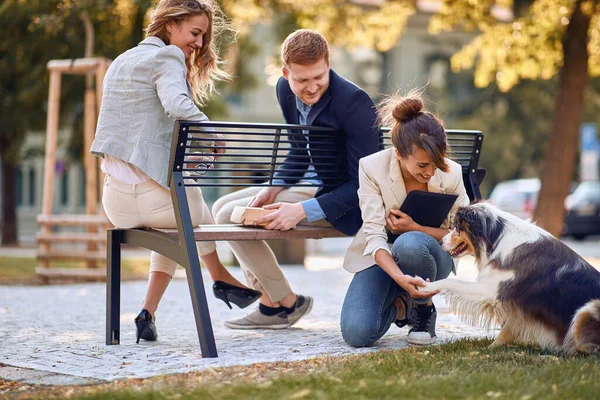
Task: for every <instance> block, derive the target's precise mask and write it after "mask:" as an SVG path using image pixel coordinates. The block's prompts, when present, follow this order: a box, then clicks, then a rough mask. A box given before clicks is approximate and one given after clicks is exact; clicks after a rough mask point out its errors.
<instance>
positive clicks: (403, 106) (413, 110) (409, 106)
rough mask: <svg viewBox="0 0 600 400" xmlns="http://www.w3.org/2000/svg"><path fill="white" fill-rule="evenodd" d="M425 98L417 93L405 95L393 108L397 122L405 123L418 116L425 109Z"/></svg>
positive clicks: (393, 114)
mask: <svg viewBox="0 0 600 400" xmlns="http://www.w3.org/2000/svg"><path fill="white" fill-rule="evenodd" d="M423 107H424V106H423V100H421V97H420V96H418V95H416V94H411V95H409V96H407V97H403V98H402V99H400V101H398V103H397V104H396V107H394V109H393V110H392V117H394V119H395V120H396V121H397V122H400V123H405V122H408V121H410V120H411V119H413V118H415V117H417V116H418V115H419V113H420V112H421V111H422V110H423Z"/></svg>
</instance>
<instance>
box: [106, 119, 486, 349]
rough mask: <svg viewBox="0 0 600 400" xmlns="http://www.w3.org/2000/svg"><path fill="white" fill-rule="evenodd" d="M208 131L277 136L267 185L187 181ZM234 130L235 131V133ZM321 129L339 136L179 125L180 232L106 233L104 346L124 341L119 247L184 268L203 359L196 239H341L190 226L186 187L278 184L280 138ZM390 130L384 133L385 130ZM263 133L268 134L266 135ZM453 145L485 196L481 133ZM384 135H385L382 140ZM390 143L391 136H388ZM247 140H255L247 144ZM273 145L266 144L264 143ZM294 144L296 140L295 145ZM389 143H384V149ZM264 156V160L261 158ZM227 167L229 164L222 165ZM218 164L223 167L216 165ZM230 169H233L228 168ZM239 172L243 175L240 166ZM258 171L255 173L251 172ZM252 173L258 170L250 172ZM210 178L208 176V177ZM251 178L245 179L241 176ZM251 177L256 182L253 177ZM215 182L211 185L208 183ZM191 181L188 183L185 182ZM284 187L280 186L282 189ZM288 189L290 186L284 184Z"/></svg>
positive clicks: (203, 304) (208, 333) (207, 323)
mask: <svg viewBox="0 0 600 400" xmlns="http://www.w3.org/2000/svg"><path fill="white" fill-rule="evenodd" d="M204 128H212V129H215V130H216V131H217V132H221V131H225V130H229V131H228V132H221V133H227V134H231V133H234V134H237V135H244V134H245V133H247V132H248V131H249V130H251V131H256V130H259V131H261V130H265V131H268V132H269V133H268V134H269V135H271V136H272V137H273V140H272V141H270V143H267V144H268V147H265V148H264V149H265V150H270V151H272V153H271V157H266V158H267V159H268V160H269V161H267V162H262V163H261V162H257V164H259V165H261V166H266V167H267V169H268V176H266V177H263V176H260V178H266V180H267V182H264V183H257V182H251V183H247V182H245V183H234V182H232V180H231V178H233V177H230V176H224V177H223V176H221V177H219V176H204V177H195V178H199V179H196V180H197V181H199V182H200V183H197V182H193V181H192V182H193V183H189V182H190V180H191V179H192V178H191V177H189V176H187V175H186V174H184V172H185V171H190V172H197V169H194V168H186V166H185V163H184V160H185V158H186V156H190V155H192V154H193V153H190V152H188V150H190V149H206V148H208V146H202V145H200V146H198V143H197V142H196V141H195V140H196V138H197V136H196V137H195V138H192V137H191V132H192V131H194V132H195V133H196V134H197V133H198V131H199V130H201V129H204ZM231 130H233V131H231ZM303 130H305V131H306V130H310V131H319V132H318V134H329V135H332V137H334V136H333V135H335V131H333V130H332V129H329V128H323V127H313V126H302V125H287V124H256V123H235V122H193V121H178V122H177V123H176V124H175V127H174V131H173V140H172V145H171V159H170V164H169V165H171V166H172V168H171V170H170V173H169V187H170V190H171V196H172V199H173V205H174V210H175V218H176V221H177V229H161V230H158V229H109V230H108V232H107V235H108V240H107V248H106V251H107V261H106V344H107V345H117V344H119V343H120V311H121V310H120V303H121V245H123V244H128V245H134V246H139V247H143V248H146V249H149V250H153V251H156V252H158V253H160V254H162V255H164V256H166V257H169V258H170V259H172V260H174V261H176V262H177V263H178V264H179V265H181V266H183V267H184V268H185V271H186V275H187V282H188V286H189V290H190V296H191V299H192V307H193V310H194V317H195V321H196V329H197V331H198V339H199V342H200V349H201V352H202V357H217V356H218V355H217V347H216V344H215V338H214V333H213V329H212V324H211V319H210V312H209V309H208V304H207V300H206V292H205V291H204V280H203V278H202V272H201V269H200V259H199V256H198V251H197V249H196V244H195V242H196V241H220V240H227V241H238V240H266V239H283V240H289V239H321V238H326V237H343V236H344V235H343V234H342V233H341V232H338V231H337V230H335V229H333V228H319V227H311V226H298V227H297V229H294V230H290V231H285V232H283V231H269V230H265V229H262V228H248V227H240V226H238V225H201V226H200V227H196V228H194V227H193V226H192V222H191V217H190V209H189V205H188V201H187V196H186V192H185V187H186V186H202V187H207V186H218V187H232V186H243V187H249V186H264V185H265V184H266V185H271V186H278V185H277V184H275V183H273V174H274V172H275V171H276V169H277V166H278V165H281V163H280V162H278V161H277V160H280V159H282V158H283V157H285V154H286V152H287V149H286V148H283V147H282V146H281V144H282V143H284V142H287V143H288V144H290V140H287V141H286V140H283V139H282V137H286V136H287V135H288V133H287V132H288V131H303ZM383 131H384V132H385V131H387V130H386V129H384V130H383ZM263 133H264V132H263ZM447 133H448V136H449V141H450V143H451V147H452V149H453V154H454V156H455V158H456V159H457V160H458V161H459V162H460V163H461V165H462V167H463V178H464V183H465V187H466V189H467V194H468V195H469V198H470V199H471V200H475V199H479V198H481V194H480V191H479V185H480V183H481V181H482V180H483V178H484V177H485V170H483V169H481V168H478V163H479V155H480V153H481V146H482V143H483V134H482V133H481V132H479V131H458V130H448V131H447ZM384 137H385V136H384ZM236 140H240V141H242V142H243V141H244V140H245V139H235V138H233V139H229V141H236ZM387 140H388V142H389V138H387ZM246 141H248V142H250V141H252V140H249V139H248V140H246ZM266 142H269V141H268V140H267V141H263V143H266ZM292 142H293V141H292ZM383 144H385V139H384V140H383V143H382V145H383ZM261 157H264V158H265V156H261ZM222 163H223V164H225V163H227V162H226V161H225V162H222ZM215 164H217V165H218V164H219V162H218V161H217V162H216V163H215ZM228 170H229V171H232V170H233V169H228ZM240 171H245V170H244V169H243V168H240ZM248 171H256V169H248ZM218 173H219V168H215V170H214V171H211V174H212V175H217V174H218ZM251 173H254V172H251ZM207 175H208V174H207ZM243 178H245V179H248V177H247V176H245V177H243ZM250 178H256V177H255V176H251V177H250ZM209 179H211V180H214V181H216V183H215V182H209V181H208V180H209ZM186 181H187V182H186ZM327 184H335V182H324V185H327ZM279 186H281V185H279ZM286 186H287V185H286Z"/></svg>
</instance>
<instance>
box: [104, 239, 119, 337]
mask: <svg viewBox="0 0 600 400" xmlns="http://www.w3.org/2000/svg"><path fill="white" fill-rule="evenodd" d="M107 232H108V233H107V234H108V240H107V242H106V256H107V257H106V344H107V345H112V344H119V343H120V329H121V321H120V318H121V231H120V230H116V229H109V230H108V231H107Z"/></svg>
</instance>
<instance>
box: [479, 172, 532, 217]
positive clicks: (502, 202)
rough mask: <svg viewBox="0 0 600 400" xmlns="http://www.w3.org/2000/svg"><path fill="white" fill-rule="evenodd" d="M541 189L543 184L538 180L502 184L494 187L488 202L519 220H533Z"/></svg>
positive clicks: (521, 180)
mask: <svg viewBox="0 0 600 400" xmlns="http://www.w3.org/2000/svg"><path fill="white" fill-rule="evenodd" d="M540 187H541V183H540V180H539V179H537V178H530V179H514V180H510V181H504V182H500V183H498V184H497V185H496V186H494V189H493V190H492V193H490V197H489V199H488V201H489V202H490V203H492V204H494V205H496V206H497V207H498V208H500V209H501V210H504V211H506V212H509V213H511V214H513V215H516V216H517V217H519V218H522V219H526V218H531V217H532V216H533V211H534V210H535V205H536V203H537V197H538V192H539V191H540Z"/></svg>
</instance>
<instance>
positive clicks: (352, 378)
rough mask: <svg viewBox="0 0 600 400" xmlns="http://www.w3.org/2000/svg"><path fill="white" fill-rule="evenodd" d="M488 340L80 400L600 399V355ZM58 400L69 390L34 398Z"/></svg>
mask: <svg viewBox="0 0 600 400" xmlns="http://www.w3.org/2000/svg"><path fill="white" fill-rule="evenodd" d="M489 344H490V341H489V340H461V341H458V342H454V343H449V344H444V345H441V346H433V347H411V348H409V349H405V350H396V351H386V352H378V353H373V354H368V355H360V356H351V357H344V358H332V357H328V358H319V359H314V360H306V361H301V362H294V363H273V364H256V365H253V366H250V367H233V368H221V369H218V370H212V369H211V370H209V371H202V372H196V373H189V374H182V375H171V376H163V377H157V378H153V379H148V380H139V379H135V380H129V381H120V382H114V383H111V384H108V385H104V386H96V387H87V388H77V389H73V388H70V389H68V390H70V392H68V394H69V395H70V396H69V397H71V398H81V399H123V400H125V399H163V398H167V399H219V400H221V399H252V400H257V399H260V400H263V399H265V400H267V399H395V400H396V399H495V398H500V399H522V400H526V399H597V398H599V397H600V379H599V377H600V356H599V355H594V356H564V355H559V354H551V353H545V352H543V351H541V350H540V349H537V348H531V347H526V346H509V347H504V348H500V349H498V348H493V349H490V348H488V346H489ZM29 394H30V395H34V397H33V398H60V397H61V396H64V395H65V389H64V388H63V389H60V390H59V391H45V392H37V393H36V392H33V393H31V392H30V393H29Z"/></svg>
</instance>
